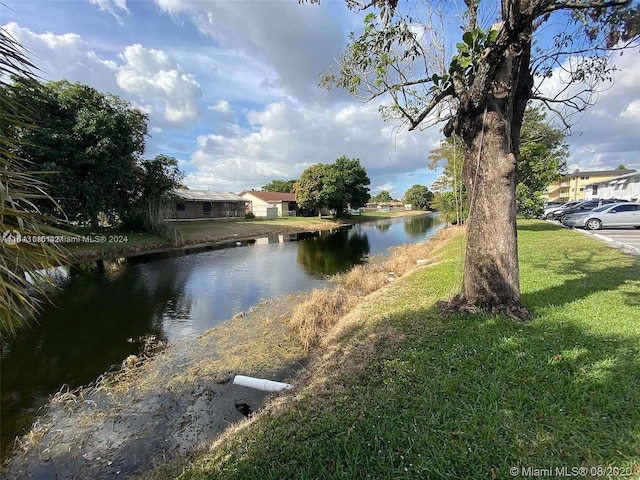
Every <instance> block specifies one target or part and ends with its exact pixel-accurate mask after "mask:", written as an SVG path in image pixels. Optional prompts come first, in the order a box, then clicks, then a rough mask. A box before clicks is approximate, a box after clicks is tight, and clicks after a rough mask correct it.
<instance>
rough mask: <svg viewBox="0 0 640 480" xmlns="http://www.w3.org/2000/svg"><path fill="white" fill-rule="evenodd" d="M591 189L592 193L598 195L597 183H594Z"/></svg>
mask: <svg viewBox="0 0 640 480" xmlns="http://www.w3.org/2000/svg"><path fill="white" fill-rule="evenodd" d="M591 190H592V192H591V194H592V195H597V194H598V186H597V185H594V186H593V187H591Z"/></svg>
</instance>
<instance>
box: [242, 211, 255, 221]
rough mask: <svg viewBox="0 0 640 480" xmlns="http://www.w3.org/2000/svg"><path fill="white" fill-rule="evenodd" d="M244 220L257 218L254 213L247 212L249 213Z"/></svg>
mask: <svg viewBox="0 0 640 480" xmlns="http://www.w3.org/2000/svg"><path fill="white" fill-rule="evenodd" d="M244 218H246V219H247V220H253V219H254V218H256V216H255V215H254V214H253V213H251V212H247V213H246V214H245V215H244Z"/></svg>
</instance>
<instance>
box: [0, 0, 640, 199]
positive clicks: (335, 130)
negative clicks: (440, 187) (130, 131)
mask: <svg viewBox="0 0 640 480" xmlns="http://www.w3.org/2000/svg"><path fill="white" fill-rule="evenodd" d="M0 25H2V26H3V28H5V29H6V30H7V31H8V32H10V33H11V34H12V35H13V36H14V37H15V38H16V39H17V40H18V41H19V42H21V43H22V44H23V45H24V46H25V47H26V48H27V49H28V50H29V52H30V54H31V58H32V59H33V60H34V63H35V64H36V65H37V66H38V67H39V69H40V70H41V71H40V72H39V74H40V76H41V77H42V78H44V79H47V80H59V79H63V78H66V79H68V80H70V81H73V82H76V81H77V82H82V83H85V84H88V85H91V86H92V87H94V88H96V89H98V90H100V91H103V92H110V93H114V94H116V95H118V96H120V97H121V98H123V99H125V100H127V101H129V102H131V103H132V104H133V105H134V106H135V107H137V108H140V109H141V110H143V111H144V112H146V113H148V114H149V118H150V121H149V134H150V137H149V138H148V140H147V148H146V153H145V157H148V158H152V157H153V156H155V155H157V154H166V155H171V156H174V157H176V158H177V159H178V160H179V165H180V168H181V169H182V170H183V171H184V172H185V173H186V176H185V179H184V181H183V183H185V184H186V185H187V186H188V187H190V188H194V189H210V190H219V191H231V192H236V193H238V192H240V191H242V190H245V189H251V188H255V189H259V188H260V187H261V186H262V185H264V184H266V183H268V182H269V181H271V180H273V179H296V178H298V177H299V175H300V174H301V173H302V171H303V170H304V169H305V168H307V167H308V166H310V165H313V164H316V163H332V162H334V161H335V159H336V158H338V157H340V156H342V155H346V156H347V157H349V158H359V159H360V161H361V163H362V164H363V165H364V167H365V168H366V170H367V172H368V174H369V177H370V178H371V186H370V188H371V191H372V194H376V193H379V192H380V191H381V190H387V191H390V193H391V194H392V196H393V197H395V198H401V197H402V196H403V194H404V192H405V191H406V190H407V189H408V188H409V187H410V186H412V185H414V184H421V185H427V186H430V185H431V183H432V182H433V181H434V180H435V179H436V177H437V176H438V174H439V172H438V171H435V172H434V171H430V170H428V169H427V168H426V165H427V157H428V156H429V153H430V152H431V150H432V149H433V148H435V147H436V146H437V145H438V142H439V141H440V140H441V139H442V138H443V136H442V133H441V131H440V129H441V128H442V125H436V126H434V127H431V128H429V129H427V130H424V131H412V132H408V131H407V130H406V128H404V129H403V128H399V127H400V126H399V124H398V123H394V122H385V121H383V120H382V119H381V118H380V115H379V113H378V107H379V106H380V104H381V102H382V103H384V102H388V99H380V100H378V101H376V102H375V103H364V102H362V101H358V100H356V99H354V98H353V97H352V96H351V95H350V94H349V93H348V92H346V91H344V90H340V89H331V90H326V89H323V88H320V87H318V83H319V80H320V75H321V74H322V73H325V72H328V71H329V70H330V67H331V66H333V67H334V69H335V67H337V64H336V58H338V57H339V55H340V53H341V52H342V51H343V49H344V47H345V45H346V44H347V36H348V34H349V32H351V31H353V30H356V31H357V30H358V29H359V28H361V25H362V15H361V14H360V15H358V14H356V13H354V12H352V11H350V10H348V9H347V8H346V6H345V3H344V2H343V1H334V2H332V1H324V0H323V1H322V2H321V4H320V5H315V4H314V5H311V4H308V3H307V4H302V5H299V4H298V1H297V0H262V1H233V0H222V1H216V0H211V1H202V0H200V1H191V0H44V1H33V0H19V1H17V0H2V4H0ZM639 53H640V52H639V51H638V49H635V50H634V51H629V52H627V53H625V54H624V55H623V56H620V57H617V58H616V65H617V66H618V69H619V70H618V71H617V72H616V73H615V74H614V85H613V86H612V87H611V88H609V89H607V90H606V91H603V92H602V93H601V94H600V95H599V101H598V103H597V104H596V106H595V107H594V108H592V109H591V110H590V111H589V112H587V113H585V114H583V115H582V116H581V117H580V118H579V119H576V120H578V121H577V123H576V124H575V125H574V126H573V128H572V132H571V135H570V136H569V137H567V142H568V144H569V146H570V152H571V157H570V159H569V161H568V164H569V170H570V171H573V170H575V169H576V168H579V169H580V170H582V171H586V170H606V169H613V168H615V167H617V166H618V165H619V164H624V165H626V166H627V167H628V168H636V169H639V170H640V134H639V133H640V128H639V127H638V124H639V123H640V61H638V60H640V57H638V54H639ZM555 81H557V78H556V77H553V78H551V79H550V81H549V82H548V84H549V87H548V88H552V87H553V84H554V82H555Z"/></svg>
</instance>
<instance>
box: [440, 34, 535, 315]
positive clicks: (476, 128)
mask: <svg viewBox="0 0 640 480" xmlns="http://www.w3.org/2000/svg"><path fill="white" fill-rule="evenodd" d="M525 30H526V29H525ZM530 54H531V36H530V30H529V31H525V32H524V33H521V34H520V35H518V36H517V37H515V38H513V39H512V43H511V45H510V46H509V47H508V49H507V51H506V52H505V54H504V57H503V59H502V61H501V64H500V65H499V67H498V68H497V69H496V70H495V72H494V73H493V78H492V79H491V81H490V82H487V83H488V84H489V85H491V90H490V91H489V92H488V93H487V94H486V95H485V96H484V97H482V98H483V101H479V102H478V101H477V100H478V98H476V99H473V98H469V100H470V101H469V103H468V104H467V105H466V106H467V107H468V108H467V109H466V111H464V110H465V109H464V106H463V111H459V112H458V114H459V116H460V117H459V118H460V123H459V127H458V133H459V134H460V135H461V136H462V138H463V140H464V141H465V144H466V152H465V163H464V168H463V182H464V184H465V188H466V189H467V195H468V196H469V201H470V206H469V218H468V220H467V250H466V254H465V268H464V278H463V285H462V292H461V293H460V295H458V296H457V297H456V298H455V299H454V300H453V301H452V302H450V303H449V307H450V308H454V309H462V310H466V311H469V310H476V309H481V310H485V311H489V312H492V313H497V314H507V315H510V316H512V317H516V318H518V319H522V320H524V319H527V318H528V317H529V312H528V311H527V309H526V308H525V306H524V304H523V302H522V297H521V294H520V270H519V267H518V237H517V226H516V201H515V196H516V160H517V157H518V156H519V145H520V129H521V127H522V121H523V118H524V111H525V108H526V104H527V101H528V100H529V98H530V97H531V87H532V77H531V74H530V71H529V61H530ZM474 106H475V108H474ZM478 106H481V108H482V110H480V109H479V108H478Z"/></svg>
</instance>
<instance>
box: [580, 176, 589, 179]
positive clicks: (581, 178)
mask: <svg viewBox="0 0 640 480" xmlns="http://www.w3.org/2000/svg"><path fill="white" fill-rule="evenodd" d="M580 180H589V177H580Z"/></svg>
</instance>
